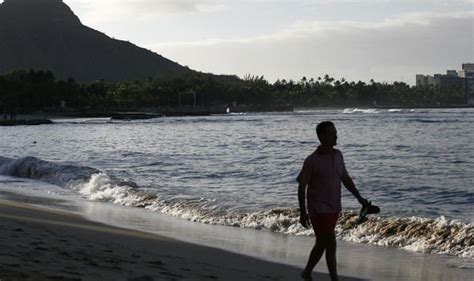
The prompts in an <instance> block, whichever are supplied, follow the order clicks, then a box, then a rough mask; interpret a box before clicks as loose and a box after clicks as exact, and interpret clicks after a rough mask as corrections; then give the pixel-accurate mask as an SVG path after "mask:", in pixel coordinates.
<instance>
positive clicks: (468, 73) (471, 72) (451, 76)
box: [416, 63, 474, 105]
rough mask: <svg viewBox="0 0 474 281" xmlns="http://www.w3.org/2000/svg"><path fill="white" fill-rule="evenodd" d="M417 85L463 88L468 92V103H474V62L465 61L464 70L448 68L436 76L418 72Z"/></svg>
mask: <svg viewBox="0 0 474 281" xmlns="http://www.w3.org/2000/svg"><path fill="white" fill-rule="evenodd" d="M416 86H417V87H425V88H437V89H442V90H461V91H463V92H465V93H466V98H467V103H468V104H469V105H474V63H463V64H462V70H460V71H456V70H447V71H446V74H435V75H434V76H430V75H423V74H417V75H416Z"/></svg>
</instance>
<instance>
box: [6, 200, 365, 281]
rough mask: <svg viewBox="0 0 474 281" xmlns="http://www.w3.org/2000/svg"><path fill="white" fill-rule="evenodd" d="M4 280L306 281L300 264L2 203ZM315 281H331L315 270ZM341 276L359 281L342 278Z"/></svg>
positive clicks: (25, 206)
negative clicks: (263, 258)
mask: <svg viewBox="0 0 474 281" xmlns="http://www.w3.org/2000/svg"><path fill="white" fill-rule="evenodd" d="M0 218H1V224H0V235H1V237H2V239H1V240H0V241H1V242H0V243H1V245H0V249H1V250H0V280H1V281H8V280H143V281H144V280H147V281H148V280H239V281H242V280H267V281H268V280H300V278H299V274H300V272H301V269H299V268H296V267H292V266H288V265H282V264H278V263H271V262H267V261H262V260H259V259H255V258H251V257H247V256H244V255H239V254H234V253H231V252H226V251H223V250H218V249H214V248H210V247H204V246H200V245H195V244H190V243H185V242H181V241H177V240H173V239H170V238H165V237H160V236H157V235H152V234H147V233H142V232H137V231H132V230H126V229H121V228H115V227H110V226H106V225H102V224H99V223H94V222H90V221H87V220H85V219H83V218H82V217H80V216H77V215H74V214H71V213H67V212H62V211H52V210H49V209H41V208H38V207H32V206H30V205H26V204H22V203H17V202H13V201H7V200H0ZM313 278H314V280H329V277H328V275H327V274H322V273H314V276H313ZM340 280H360V279H355V278H348V277H341V278H340Z"/></svg>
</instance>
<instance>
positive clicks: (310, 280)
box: [301, 271, 313, 281]
mask: <svg viewBox="0 0 474 281" xmlns="http://www.w3.org/2000/svg"><path fill="white" fill-rule="evenodd" d="M301 278H303V280H304V281H313V278H312V277H311V273H309V274H308V273H306V272H304V271H303V273H301Z"/></svg>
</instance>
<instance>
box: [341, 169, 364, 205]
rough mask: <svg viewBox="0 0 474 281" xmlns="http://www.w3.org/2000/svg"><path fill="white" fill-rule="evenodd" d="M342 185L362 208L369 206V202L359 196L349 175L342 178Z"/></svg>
mask: <svg viewBox="0 0 474 281" xmlns="http://www.w3.org/2000/svg"><path fill="white" fill-rule="evenodd" d="M342 183H343V184H344V186H345V187H346V188H347V190H349V191H350V192H351V193H352V195H354V197H355V198H357V201H359V203H360V204H361V205H362V206H366V205H368V204H369V201H367V200H366V199H364V198H362V196H360V193H359V191H358V190H357V188H356V187H355V184H354V181H352V179H351V177H350V176H349V175H346V176H345V177H343V178H342Z"/></svg>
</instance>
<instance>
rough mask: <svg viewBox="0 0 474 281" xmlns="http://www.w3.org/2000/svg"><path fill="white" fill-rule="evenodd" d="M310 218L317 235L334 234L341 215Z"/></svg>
mask: <svg viewBox="0 0 474 281" xmlns="http://www.w3.org/2000/svg"><path fill="white" fill-rule="evenodd" d="M309 218H310V220H311V225H312V226H313V229H314V232H315V233H316V234H322V233H328V234H332V233H334V230H335V229H336V223H337V219H338V218H339V213H331V214H312V215H310V216H309Z"/></svg>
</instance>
